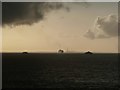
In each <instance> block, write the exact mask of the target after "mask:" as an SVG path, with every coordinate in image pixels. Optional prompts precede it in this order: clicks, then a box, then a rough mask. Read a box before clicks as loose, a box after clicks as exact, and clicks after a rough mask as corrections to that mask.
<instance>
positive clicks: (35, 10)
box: [2, 2, 64, 26]
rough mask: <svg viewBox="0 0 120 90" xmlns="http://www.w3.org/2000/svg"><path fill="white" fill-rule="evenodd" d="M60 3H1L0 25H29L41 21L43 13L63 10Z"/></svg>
mask: <svg viewBox="0 0 120 90" xmlns="http://www.w3.org/2000/svg"><path fill="white" fill-rule="evenodd" d="M63 7H64V6H63V4H62V3H60V2H54V3H51V2H3V3H2V24H3V26H4V25H20V24H28V25H31V24H33V23H36V22H38V21H40V20H42V19H43V18H44V16H45V13H48V12H49V11H51V10H56V9H60V8H63Z"/></svg>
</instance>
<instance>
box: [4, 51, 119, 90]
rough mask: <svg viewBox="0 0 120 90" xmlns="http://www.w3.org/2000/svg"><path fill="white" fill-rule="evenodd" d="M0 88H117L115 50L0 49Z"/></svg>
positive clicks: (117, 75)
mask: <svg viewBox="0 0 120 90" xmlns="http://www.w3.org/2000/svg"><path fill="white" fill-rule="evenodd" d="M2 58H3V59H2V75H3V78H2V79H3V80H2V88H3V89H4V88H86V87H88V88H118V87H119V73H118V54H80V53H74V54H72V53H68V54H65V53H63V54H62V53H61V54H59V53H43V54H42V53H41V54H40V53H29V54H22V53H3V54H2Z"/></svg>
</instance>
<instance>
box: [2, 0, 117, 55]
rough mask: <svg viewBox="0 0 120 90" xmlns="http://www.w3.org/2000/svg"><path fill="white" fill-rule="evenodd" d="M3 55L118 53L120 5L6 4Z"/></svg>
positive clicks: (3, 18) (105, 3) (93, 3)
mask: <svg viewBox="0 0 120 90" xmlns="http://www.w3.org/2000/svg"><path fill="white" fill-rule="evenodd" d="M2 23H3V25H2V50H1V51H2V52H23V51H27V52H57V51H58V50H59V49H63V50H65V52H86V51H92V52H109V53H116V52H118V5H117V2H89V3H88V2H87V3H84V2H77V3H74V2H71V3H70V2H69V3H65V2H61V3H52V2H51V3H50V2H49V3H25V2H23V3H19V2H18V3H3V4H2Z"/></svg>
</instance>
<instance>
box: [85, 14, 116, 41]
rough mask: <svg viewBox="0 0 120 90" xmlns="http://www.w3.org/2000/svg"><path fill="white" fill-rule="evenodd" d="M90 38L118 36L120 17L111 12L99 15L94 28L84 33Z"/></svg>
mask: <svg viewBox="0 0 120 90" xmlns="http://www.w3.org/2000/svg"><path fill="white" fill-rule="evenodd" d="M84 36H85V37H87V38H90V39H98V38H111V37H116V36H118V17H117V15H114V14H110V15H108V16H105V17H97V19H96V20H95V22H94V26H93V28H92V29H89V30H88V31H87V32H86V34H85V35H84Z"/></svg>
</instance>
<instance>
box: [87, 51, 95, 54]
mask: <svg viewBox="0 0 120 90" xmlns="http://www.w3.org/2000/svg"><path fill="white" fill-rule="evenodd" d="M85 54H93V53H92V52H90V51H88V52H85Z"/></svg>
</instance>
